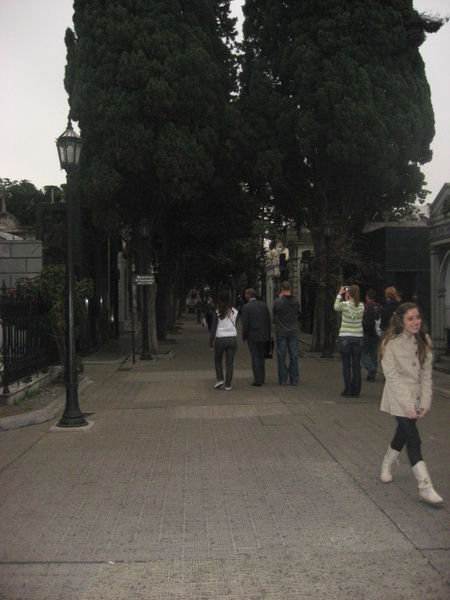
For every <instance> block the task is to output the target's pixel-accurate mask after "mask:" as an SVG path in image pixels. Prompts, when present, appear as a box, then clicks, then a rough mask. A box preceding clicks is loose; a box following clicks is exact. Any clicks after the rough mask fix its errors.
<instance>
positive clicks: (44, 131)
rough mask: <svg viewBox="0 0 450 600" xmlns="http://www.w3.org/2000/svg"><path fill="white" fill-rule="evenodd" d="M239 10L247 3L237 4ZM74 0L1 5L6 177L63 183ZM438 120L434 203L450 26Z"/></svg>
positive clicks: (436, 70) (440, 167)
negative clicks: (68, 33) (67, 37)
mask: <svg viewBox="0 0 450 600" xmlns="http://www.w3.org/2000/svg"><path fill="white" fill-rule="evenodd" d="M232 4H233V5H234V6H235V10H236V12H239V6H240V5H241V1H240V0H233V2H232ZM72 5H73V0H0V56H1V61H0V85H1V90H2V93H1V96H0V136H1V137H0V139H1V143H0V177H7V178H9V179H17V180H21V179H28V180H29V181H31V182H32V183H34V185H36V186H37V187H39V188H40V187H43V186H44V185H50V184H53V185H60V184H61V183H63V182H64V181H65V173H64V172H63V171H61V170H60V168H59V162H58V157H57V154H56V147H55V139H56V137H57V136H58V135H59V134H60V133H62V132H63V131H64V129H65V127H66V123H67V113H68V103H67V94H66V92H65V90H64V85H63V77H64V66H65V62H66V51H65V46H64V33H65V30H66V28H67V27H72V13H73V8H72ZM414 6H415V8H416V9H417V10H419V11H420V12H427V13H431V14H436V13H439V14H441V15H449V14H450V4H449V0H414ZM421 52H422V56H423V58H424V61H425V64H426V72H427V78H428V81H429V84H430V87H431V91H432V101H433V107H434V112H435V119H436V136H435V139H434V141H433V145H432V148H433V153H434V156H433V161H432V162H431V163H429V164H428V165H425V167H424V168H423V171H424V173H425V175H426V178H427V181H428V186H427V187H428V189H429V190H431V192H432V194H431V195H430V196H429V197H428V198H429V201H431V200H433V199H434V197H435V196H436V194H437V193H438V192H439V190H440V189H441V187H442V185H443V183H444V182H445V181H450V158H449V157H450V136H449V132H450V110H449V109H448V107H449V106H450V85H449V83H448V73H449V72H450V24H447V25H445V26H444V27H443V28H442V29H441V31H439V33H437V34H434V35H430V36H429V39H427V41H426V42H425V44H423V46H422V48H421Z"/></svg>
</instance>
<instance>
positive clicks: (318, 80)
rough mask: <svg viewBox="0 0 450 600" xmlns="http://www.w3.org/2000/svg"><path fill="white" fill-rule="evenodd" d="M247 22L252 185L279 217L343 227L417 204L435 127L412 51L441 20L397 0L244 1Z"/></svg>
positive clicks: (245, 78)
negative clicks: (266, 188) (264, 192)
mask: <svg viewBox="0 0 450 600" xmlns="http://www.w3.org/2000/svg"><path fill="white" fill-rule="evenodd" d="M244 14H245V23H244V44H243V47H244V63H243V72H242V77H241V80H242V104H243V108H244V110H245V111H246V114H247V115H248V119H249V121H250V123H251V127H252V134H251V135H252V140H251V141H253V142H256V143H257V147H255V145H253V146H252V145H251V146H250V152H249V155H250V156H253V157H254V160H253V165H252V176H253V178H254V179H255V180H256V181H258V180H259V181H260V182H261V181H264V183H265V184H269V185H270V193H271V194H272V195H273V197H274V200H275V201H276V202H277V203H278V204H279V205H280V207H281V208H282V209H283V210H284V211H285V213H286V214H287V215H288V216H292V217H295V218H296V219H297V220H300V221H302V222H305V223H306V224H307V225H309V226H310V227H314V226H315V225H317V224H320V223H323V222H324V221H325V220H330V219H331V220H332V221H338V222H341V223H342V216H343V215H344V216H345V218H346V219H347V221H348V223H347V225H348V227H349V228H350V229H352V228H355V227H358V226H360V225H361V222H362V221H364V220H365V219H367V218H371V217H373V216H374V215H376V214H381V213H382V212H383V211H384V210H388V209H390V208H391V207H400V206H402V205H405V204H408V203H412V202H414V201H415V200H416V198H417V197H419V198H421V197H423V191H422V185H423V175H422V173H421V172H420V165H422V164H424V163H425V162H427V161H429V160H430V159H431V150H430V143H431V141H432V139H433V136H434V118H433V110H432V106H431V100H430V90H429V86H428V83H427V80H426V77H425V71H424V64H423V61H422V58H421V56H420V54H419V46H420V45H421V43H422V42H423V41H424V39H425V31H433V30H437V29H438V28H439V26H440V24H441V21H439V20H438V19H435V20H433V19H430V18H425V17H423V16H421V15H419V14H418V13H417V12H416V11H415V10H414V9H413V8H412V4H411V3H409V2H408V3H405V2H399V1H398V0H391V1H386V2H378V1H377V0H333V1H330V0H302V1H300V2H299V1H295V0H275V1H272V0H271V1H261V0H247V1H246V3H245V6H244ZM325 213H326V214H325Z"/></svg>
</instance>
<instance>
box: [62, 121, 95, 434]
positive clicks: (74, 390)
mask: <svg viewBox="0 0 450 600" xmlns="http://www.w3.org/2000/svg"><path fill="white" fill-rule="evenodd" d="M56 147H57V149H58V156H59V162H60V163H61V169H64V170H65V171H66V175H67V188H66V219H67V255H66V315H65V335H66V360H65V383H66V406H65V409H64V413H63V416H62V417H61V419H60V421H59V423H58V427H84V426H86V425H88V422H87V421H86V419H85V418H84V416H83V413H82V412H81V410H80V407H79V405H78V379H77V367H76V354H75V334H74V329H75V328H74V293H73V219H72V212H73V203H72V199H71V195H70V182H71V176H72V174H73V173H74V171H75V170H76V168H77V167H78V163H79V161H80V152H81V138H80V136H79V135H78V134H77V133H76V132H75V131H74V130H73V129H72V123H71V121H70V118H69V121H68V124H67V129H66V130H65V132H64V133H62V134H61V135H60V136H59V138H58V139H57V140H56Z"/></svg>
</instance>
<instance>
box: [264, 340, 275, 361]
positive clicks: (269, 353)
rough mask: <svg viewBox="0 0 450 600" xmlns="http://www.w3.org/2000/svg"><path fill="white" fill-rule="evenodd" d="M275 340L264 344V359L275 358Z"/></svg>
mask: <svg viewBox="0 0 450 600" xmlns="http://www.w3.org/2000/svg"><path fill="white" fill-rule="evenodd" d="M273 346H274V344H273V338H270V340H267V341H266V342H264V358H272V357H273Z"/></svg>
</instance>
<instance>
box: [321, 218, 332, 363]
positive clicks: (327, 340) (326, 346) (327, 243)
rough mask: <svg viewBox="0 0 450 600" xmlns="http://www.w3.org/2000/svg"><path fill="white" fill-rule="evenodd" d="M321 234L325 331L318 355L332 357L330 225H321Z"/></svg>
mask: <svg viewBox="0 0 450 600" xmlns="http://www.w3.org/2000/svg"><path fill="white" fill-rule="evenodd" d="M323 235H324V237H325V298H324V318H325V331H324V340H323V350H322V354H321V355H320V356H321V358H333V353H332V352H331V350H330V327H329V318H330V316H329V313H328V288H329V287H330V265H329V260H330V248H329V246H330V238H331V226H330V225H329V224H328V223H325V225H324V227H323Z"/></svg>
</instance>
